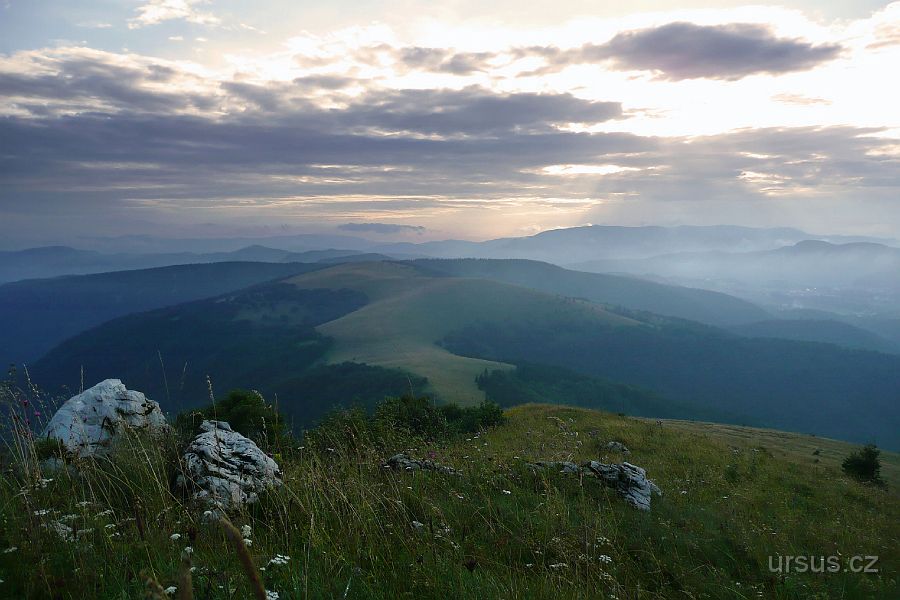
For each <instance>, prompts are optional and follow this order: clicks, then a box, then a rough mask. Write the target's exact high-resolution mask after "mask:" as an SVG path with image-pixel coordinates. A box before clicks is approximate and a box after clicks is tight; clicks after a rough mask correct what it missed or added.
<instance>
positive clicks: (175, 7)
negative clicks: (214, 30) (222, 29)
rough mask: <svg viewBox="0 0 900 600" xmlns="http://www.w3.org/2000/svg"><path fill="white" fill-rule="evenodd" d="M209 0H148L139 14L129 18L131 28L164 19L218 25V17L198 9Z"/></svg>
mask: <svg viewBox="0 0 900 600" xmlns="http://www.w3.org/2000/svg"><path fill="white" fill-rule="evenodd" d="M208 3H209V0H148V1H146V2H145V3H144V4H142V5H141V6H139V7H138V8H137V16H135V17H134V18H133V19H129V21H128V28H129V29H139V28H141V27H146V26H148V25H158V24H159V23H162V22H164V21H172V20H184V21H187V22H189V23H196V24H198V25H218V24H219V23H221V21H220V20H219V18H218V17H216V16H215V15H214V14H212V13H209V12H204V11H201V10H198V9H197V6H198V5H201V4H208Z"/></svg>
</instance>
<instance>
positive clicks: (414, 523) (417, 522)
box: [412, 521, 425, 529]
mask: <svg viewBox="0 0 900 600" xmlns="http://www.w3.org/2000/svg"><path fill="white" fill-rule="evenodd" d="M412 526H413V527H415V528H416V529H422V528H423V527H425V523H422V522H419V521H413V522H412Z"/></svg>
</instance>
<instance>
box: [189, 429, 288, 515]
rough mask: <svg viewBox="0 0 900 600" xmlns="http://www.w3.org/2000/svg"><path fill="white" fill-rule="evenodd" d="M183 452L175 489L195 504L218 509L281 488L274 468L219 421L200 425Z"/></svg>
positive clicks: (256, 449) (254, 500) (266, 459)
mask: <svg viewBox="0 0 900 600" xmlns="http://www.w3.org/2000/svg"><path fill="white" fill-rule="evenodd" d="M200 430H201V431H200V433H199V434H198V435H197V436H196V437H195V438H194V439H193V440H192V441H191V443H190V444H188V447H187V449H186V450H185V453H184V457H183V461H184V472H183V473H182V474H179V475H178V477H177V479H176V485H178V486H179V487H181V488H182V489H186V490H188V491H190V492H191V495H192V497H193V498H194V499H195V500H198V501H201V502H204V503H207V504H209V505H212V506H215V507H218V508H221V509H226V510H228V509H233V508H237V507H240V506H243V505H244V504H249V503H253V502H256V501H257V500H258V499H259V494H260V493H261V492H263V491H265V490H269V489H272V488H274V487H277V486H279V485H281V482H282V481H281V469H280V468H279V467H278V464H277V463H276V462H275V461H274V460H272V459H271V458H270V457H268V456H266V454H265V453H264V452H263V451H262V450H260V449H259V446H257V445H256V444H255V443H253V440H250V439H248V438H246V437H244V436H242V435H241V434H240V433H237V432H236V431H232V430H231V426H230V425H229V424H228V423H225V422H223V421H203V423H201V424H200Z"/></svg>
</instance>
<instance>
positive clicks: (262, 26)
mask: <svg viewBox="0 0 900 600" xmlns="http://www.w3.org/2000/svg"><path fill="white" fill-rule="evenodd" d="M514 8H515V7H514V5H512V4H511V3H501V4H499V5H493V6H492V7H491V8H483V7H482V8H477V9H476V8H475V6H474V3H472V2H468V1H462V0H461V1H458V2H454V3H450V4H447V5H445V6H442V7H440V8H434V7H430V6H428V5H426V4H425V3H423V2H419V1H416V0H406V1H403V2H391V3H388V4H383V3H377V4H376V3H369V2H344V3H337V4H334V5H329V6H328V7H322V6H313V5H310V4H307V3H297V4H295V3H286V2H277V1H270V2H267V3H264V7H263V8H259V7H257V8H254V9H249V8H247V7H245V6H242V5H241V4H240V3H236V2H232V1H226V0H218V1H211V0H135V1H133V2H128V3H115V4H112V3H109V2H107V1H106V0H91V1H90V2H85V3H79V6H77V7H76V6H69V5H66V4H65V3H62V2H60V0H40V1H37V2H27V3H25V2H16V1H7V2H5V3H3V4H0V15H2V18H0V33H2V34H3V35H0V40H2V41H0V114H2V117H3V118H2V119H0V140H3V141H2V142H0V154H2V157H3V158H2V165H3V166H2V170H0V181H2V183H3V188H4V193H3V194H2V197H0V233H2V234H3V236H4V238H5V239H6V240H7V244H15V245H16V246H19V247H24V246H38V245H43V244H47V243H51V242H54V241H56V242H60V243H71V240H73V239H77V238H78V237H83V236H84V235H85V233H86V232H89V235H92V236H99V237H116V236H120V235H150V236H156V237H174V238H183V237H226V236H233V237H267V236H272V235H279V234H288V235H290V234H302V233H307V234H309V233H320V234H346V235H355V236H361V235H362V236H368V237H370V238H373V239H374V240H375V241H380V240H384V241H410V242H418V241H432V240H446V239H467V240H487V239H496V238H502V237H521V236H526V235H531V234H534V233H539V232H542V231H548V230H553V229H560V228H569V227H576V226H583V225H585V224H604V225H617V226H643V225H658V226H679V225H715V224H719V223H730V224H735V225H739V226H749V227H792V228H797V229H801V230H804V231H812V232H829V235H835V234H842V235H855V236H870V237H880V238H891V239H896V238H900V206H898V204H897V202H896V198H897V196H898V191H900V175H898V173H900V168H898V167H900V114H898V112H897V111H896V106H897V105H898V104H900V96H898V93H900V92H897V91H896V90H894V89H889V88H887V86H885V85H884V84H883V82H884V81H885V75H886V74H887V73H889V72H891V70H892V65H894V64H896V63H897V61H898V59H900V2H893V3H888V2H871V1H867V2H837V3H831V4H830V6H828V7H824V8H823V7H821V6H817V5H816V3H813V2H809V1H805V0H796V1H793V2H788V3H785V4H783V5H779V6H775V5H753V6H745V5H744V3H742V2H734V1H731V0H722V1H720V2H714V3H709V2H680V3H675V2H670V1H669V0H655V1H642V2H637V3H633V4H632V5H631V6H630V7H629V8H628V9H623V8H621V7H610V6H602V7H596V6H591V3H588V2H575V3H570V4H567V6H566V7H565V8H563V9H560V8H559V7H557V6H556V5H555V4H552V3H549V2H539V3H535V4H534V5H533V6H530V7H529V9H528V11H521V10H515V9H514ZM817 235H822V234H819V233H817Z"/></svg>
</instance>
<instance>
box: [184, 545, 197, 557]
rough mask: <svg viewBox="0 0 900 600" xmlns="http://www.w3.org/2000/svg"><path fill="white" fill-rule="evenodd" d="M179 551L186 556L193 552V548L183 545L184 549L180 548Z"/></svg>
mask: <svg viewBox="0 0 900 600" xmlns="http://www.w3.org/2000/svg"><path fill="white" fill-rule="evenodd" d="M181 552H182V553H183V554H185V555H186V556H190V555H191V554H193V553H194V548H193V547H192V546H185V547H184V550H182V551H181Z"/></svg>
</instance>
